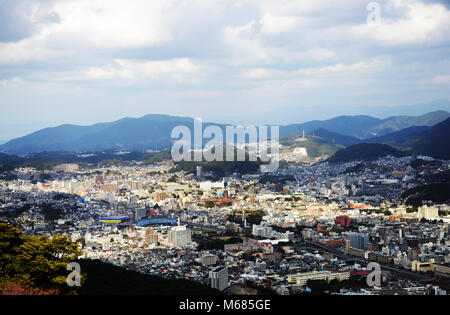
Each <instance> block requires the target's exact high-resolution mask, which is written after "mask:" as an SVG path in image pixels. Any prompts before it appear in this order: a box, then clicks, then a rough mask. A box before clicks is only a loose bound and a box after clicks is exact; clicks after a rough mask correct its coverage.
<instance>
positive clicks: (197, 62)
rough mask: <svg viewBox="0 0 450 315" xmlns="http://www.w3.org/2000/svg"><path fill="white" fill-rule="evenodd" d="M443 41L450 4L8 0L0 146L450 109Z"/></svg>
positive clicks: (3, 5) (2, 12) (1, 57)
mask: <svg viewBox="0 0 450 315" xmlns="http://www.w3.org/2000/svg"><path fill="white" fill-rule="evenodd" d="M449 30H450V1H431V0H380V1H377V2H375V4H374V3H371V1H361V0H328V1H323V0H314V1H305V0H277V1H273V0H127V1H124V0H120V1H119V0H76V1H74V0H39V1H32V0H0V142H2V141H3V142H4V141H6V140H8V139H11V138H14V137H18V136H23V135H25V134H26V133H29V132H31V131H35V130H37V129H40V128H43V127H49V126H57V125H60V124H64V123H72V124H81V125H88V124H93V123H97V122H107V121H114V120H117V119H120V118H123V117H140V116H143V115H146V114H150V113H158V114H169V115H179V116H190V117H200V118H203V119H204V120H210V121H217V122H226V121H227V120H235V119H236V118H239V117H247V119H248V120H251V117H252V116H254V117H257V116H258V115H259V116H258V117H260V116H261V115H263V116H264V113H266V114H265V115H266V116H264V119H266V120H270V117H271V116H272V115H275V114H274V113H277V114H279V113H282V116H280V117H278V118H279V119H278V122H277V123H283V122H285V123H291V122H294V121H295V122H303V121H305V120H309V119H311V118H313V119H327V118H331V117H330V115H337V114H367V113H369V112H370V114H376V113H377V110H376V109H377V108H379V109H380V112H382V111H383V110H384V109H389V108H390V107H395V106H397V107H398V106H403V107H402V108H404V114H408V112H409V110H408V108H409V107H408V106H409V105H417V104H431V103H433V102H436V100H438V101H441V102H444V103H446V102H447V103H448V100H449V99H450V32H449ZM424 106H425V109H424V111H426V105H424ZM374 108H375V111H374ZM302 113H304V114H302ZM278 116H279V115H278ZM273 117H275V116H273ZM260 118H261V117H260Z"/></svg>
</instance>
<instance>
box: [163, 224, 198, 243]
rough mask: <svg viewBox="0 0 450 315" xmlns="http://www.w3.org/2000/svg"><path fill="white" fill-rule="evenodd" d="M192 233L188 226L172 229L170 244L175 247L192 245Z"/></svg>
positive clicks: (169, 236) (169, 237)
mask: <svg viewBox="0 0 450 315" xmlns="http://www.w3.org/2000/svg"><path fill="white" fill-rule="evenodd" d="M191 237H192V232H191V230H190V229H188V228H187V227H186V226H175V227H172V228H171V229H170V231H169V234H168V241H169V244H170V245H171V246H173V247H183V246H186V245H189V244H190V243H191Z"/></svg>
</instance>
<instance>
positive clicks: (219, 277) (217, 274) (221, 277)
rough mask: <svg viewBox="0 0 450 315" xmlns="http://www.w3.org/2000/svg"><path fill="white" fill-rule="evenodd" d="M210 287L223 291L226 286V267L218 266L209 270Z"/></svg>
mask: <svg viewBox="0 0 450 315" xmlns="http://www.w3.org/2000/svg"><path fill="white" fill-rule="evenodd" d="M209 278H210V279H211V288H213V289H217V290H219V291H223V290H225V289H226V288H228V285H229V283H228V267H218V268H216V269H214V270H212V271H210V272H209Z"/></svg>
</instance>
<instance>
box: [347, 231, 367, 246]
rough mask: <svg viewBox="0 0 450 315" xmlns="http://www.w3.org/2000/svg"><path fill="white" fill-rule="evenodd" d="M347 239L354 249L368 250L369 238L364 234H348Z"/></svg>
mask: <svg viewBox="0 0 450 315" xmlns="http://www.w3.org/2000/svg"><path fill="white" fill-rule="evenodd" d="M347 239H348V240H349V241H350V247H352V248H357V249H366V248H367V245H368V244H369V237H368V236H367V235H366V234H364V233H354V232H352V233H347Z"/></svg>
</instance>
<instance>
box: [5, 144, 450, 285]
mask: <svg viewBox="0 0 450 315" xmlns="http://www.w3.org/2000/svg"><path fill="white" fill-rule="evenodd" d="M299 154H300V153H299ZM411 161H412V160H411V158H410V157H406V158H393V157H387V158H382V159H380V160H378V161H374V162H371V164H370V166H369V167H367V168H363V169H361V167H360V165H359V164H358V162H350V163H340V164H333V165H331V164H328V163H321V164H314V165H310V166H304V167H297V166H293V167H287V168H284V169H280V170H279V171H277V172H275V173H274V174H271V175H272V176H274V178H280V179H281V180H280V181H276V180H274V181H273V182H271V181H264V182H263V183H262V182H261V183H260V181H259V179H260V178H261V174H255V175H240V174H231V175H230V176H228V177H224V178H222V179H221V180H219V181H216V180H211V179H208V178H206V177H205V174H204V172H203V171H202V169H201V168H197V169H196V172H195V174H188V173H184V172H176V173H174V172H173V171H172V169H173V164H172V163H170V162H161V163H155V164H153V165H142V164H140V163H134V164H128V165H125V166H123V165H117V166H114V165H108V166H102V167H91V168H80V167H79V166H78V165H71V164H69V165H61V166H58V167H56V168H55V169H54V170H50V171H38V170H35V169H31V168H22V169H17V170H16V171H15V175H16V176H17V178H18V179H16V180H12V181H0V219H3V220H9V221H14V222H16V223H19V224H20V225H21V226H22V228H23V229H24V230H25V232H26V233H29V234H35V235H50V236H51V235H53V234H55V233H59V234H66V235H68V236H70V237H71V238H72V240H73V241H74V242H78V243H79V244H80V246H81V247H82V249H83V257H84V258H88V259H100V260H103V261H106V262H110V263H112V264H116V265H120V266H126V267H128V268H134V269H135V270H137V271H139V272H143V273H148V274H153V275H157V276H161V277H167V278H185V279H190V280H193V281H198V282H201V283H204V284H207V285H210V286H212V287H213V288H216V289H219V290H221V291H225V292H228V293H230V294H253V293H258V292H264V290H271V291H272V292H276V293H277V294H295V293H305V292H308V290H309V288H308V281H312V280H322V281H327V282H330V281H338V282H342V283H347V282H349V281H353V279H354V278H355V277H364V276H367V274H368V273H369V272H370V271H369V270H368V269H367V265H368V264H369V263H371V262H376V263H378V264H380V266H381V267H382V270H383V286H382V287H380V288H373V287H365V288H358V289H355V290H349V289H348V288H346V289H344V288H343V289H342V290H341V291H340V292H339V294H387V292H390V293H393V292H394V293H395V294H445V293H446V290H448V289H450V287H449V286H448V285H449V277H450V273H449V270H450V259H449V258H450V234H449V225H448V224H449V221H450V216H449V210H450V208H449V206H448V205H446V204H435V203H431V202H430V203H426V204H424V205H423V206H420V207H417V208H414V207H411V206H409V205H406V204H405V203H404V200H402V199H401V192H402V191H404V190H405V189H408V188H411V187H414V186H415V185H417V178H418V177H419V175H420V174H419V173H420V172H426V171H431V172H438V171H444V170H447V169H448V165H446V164H445V162H444V163H442V166H441V169H433V170H418V169H414V168H412V167H411V166H410V164H411ZM205 244H206V245H205ZM211 244H219V245H211ZM427 285H428V286H427ZM414 288H416V289H414ZM423 288H425V289H423ZM447 288H448V289H447ZM430 292H434V293H430Z"/></svg>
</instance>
